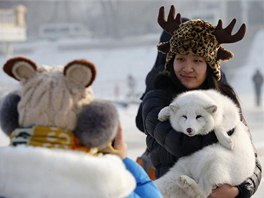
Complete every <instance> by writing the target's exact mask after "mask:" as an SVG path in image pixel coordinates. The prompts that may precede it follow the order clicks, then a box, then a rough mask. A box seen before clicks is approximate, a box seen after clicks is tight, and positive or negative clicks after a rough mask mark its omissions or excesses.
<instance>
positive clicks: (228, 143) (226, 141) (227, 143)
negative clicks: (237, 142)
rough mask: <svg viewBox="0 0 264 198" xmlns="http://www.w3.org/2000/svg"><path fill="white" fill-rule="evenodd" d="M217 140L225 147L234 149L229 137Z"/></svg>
mask: <svg viewBox="0 0 264 198" xmlns="http://www.w3.org/2000/svg"><path fill="white" fill-rule="evenodd" d="M219 142H220V143H221V144H222V145H223V146H224V147H225V148H227V149H229V150H233V149H234V143H233V141H232V139H231V138H230V137H226V138H223V139H221V140H219Z"/></svg>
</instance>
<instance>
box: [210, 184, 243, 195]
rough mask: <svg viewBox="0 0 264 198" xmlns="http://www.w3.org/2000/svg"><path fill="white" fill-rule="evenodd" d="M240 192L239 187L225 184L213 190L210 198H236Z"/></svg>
mask: <svg viewBox="0 0 264 198" xmlns="http://www.w3.org/2000/svg"><path fill="white" fill-rule="evenodd" d="M238 193H239V191H238V188H237V187H234V186H231V185H229V184H223V185H221V186H218V187H217V188H215V189H214V190H213V192H212V193H211V194H210V195H209V197H208V198H235V197H236V196H237V195H238Z"/></svg>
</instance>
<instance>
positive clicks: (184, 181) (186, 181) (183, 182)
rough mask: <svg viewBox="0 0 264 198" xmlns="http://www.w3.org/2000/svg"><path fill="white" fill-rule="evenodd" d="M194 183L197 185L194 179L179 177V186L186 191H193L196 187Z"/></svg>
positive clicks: (184, 176) (185, 176)
mask: <svg viewBox="0 0 264 198" xmlns="http://www.w3.org/2000/svg"><path fill="white" fill-rule="evenodd" d="M194 183H196V182H195V181H194V180H193V179H192V178H190V177H188V176H187V175H181V176H180V177H179V184H180V187H182V188H185V189H190V188H191V189H192V188H193V187H194Z"/></svg>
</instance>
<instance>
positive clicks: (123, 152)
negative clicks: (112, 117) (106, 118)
mask: <svg viewBox="0 0 264 198" xmlns="http://www.w3.org/2000/svg"><path fill="white" fill-rule="evenodd" d="M114 148H115V149H117V150H118V151H119V152H118V153H117V155H118V156H119V157H121V158H122V159H124V158H126V157H127V144H126V143H125V142H124V138H123V129H122V126H121V123H120V122H119V125H118V129H117V134H116V137H115V142H114Z"/></svg>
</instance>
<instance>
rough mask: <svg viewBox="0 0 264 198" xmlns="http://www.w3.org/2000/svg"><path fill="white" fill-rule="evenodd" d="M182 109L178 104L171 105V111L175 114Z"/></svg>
mask: <svg viewBox="0 0 264 198" xmlns="http://www.w3.org/2000/svg"><path fill="white" fill-rule="evenodd" d="M179 109H180V106H179V105H178V104H170V110H171V111H172V112H173V113H176V112H177V111H178V110H179Z"/></svg>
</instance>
